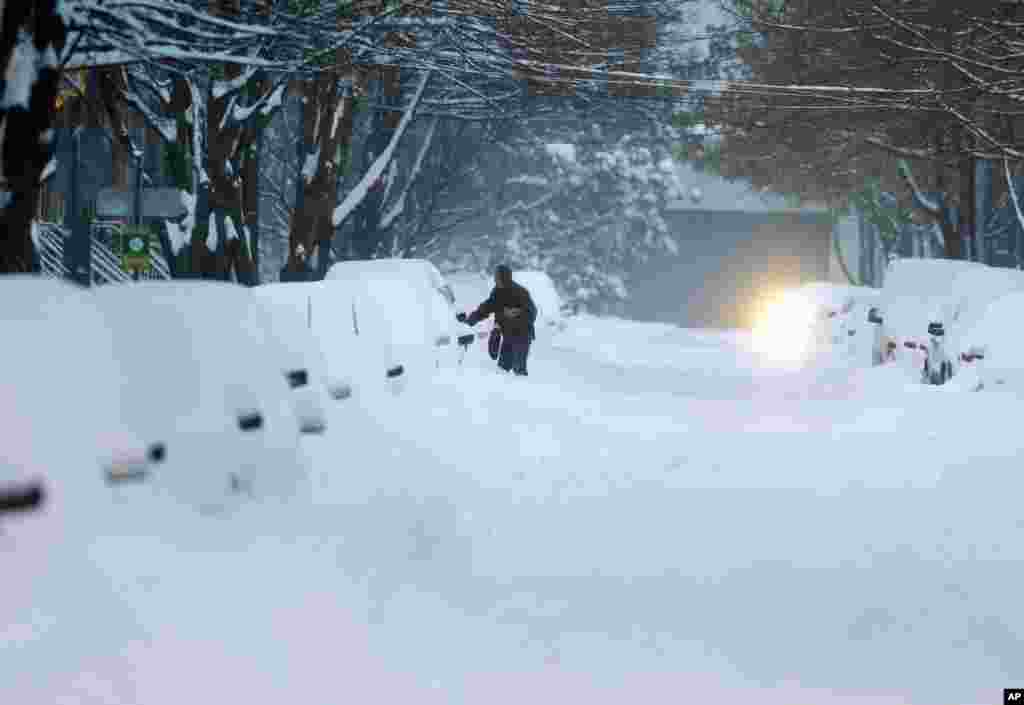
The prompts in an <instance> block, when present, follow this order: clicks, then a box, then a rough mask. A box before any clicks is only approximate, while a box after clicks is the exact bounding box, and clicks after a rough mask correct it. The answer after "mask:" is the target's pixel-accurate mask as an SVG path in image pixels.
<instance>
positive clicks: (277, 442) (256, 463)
mask: <svg viewBox="0 0 1024 705" xmlns="http://www.w3.org/2000/svg"><path fill="white" fill-rule="evenodd" d="M93 298H94V300H95V301H96V302H97V304H98V307H99V309H100V311H101V312H102V314H103V316H104V320H105V325H106V327H107V328H108V329H109V330H110V331H111V334H112V336H113V339H114V353H113V359H114V361H115V363H116V365H117V367H118V368H119V370H120V384H119V385H118V387H119V388H118V389H117V391H118V392H119V393H120V399H121V405H122V410H123V412H124V414H125V419H126V422H127V423H129V424H130V427H131V430H132V431H133V432H135V433H136V434H137V435H139V436H141V437H143V438H146V439H153V440H157V441H159V442H160V443H162V444H163V446H164V448H165V450H166V459H165V467H164V468H163V469H162V471H161V472H159V473H154V474H153V482H154V484H155V485H157V486H160V487H163V488H166V489H168V490H169V491H170V493H171V494H172V495H174V496H175V497H177V498H178V499H180V500H183V501H185V502H187V503H189V504H191V505H193V506H194V505H199V506H200V507H202V508H213V509H222V508H224V507H225V506H228V505H230V504H233V503H235V502H236V501H237V499H235V497H236V496H238V495H250V496H259V497H268V496H277V497H288V496H292V495H294V493H295V492H296V491H298V490H299V489H300V488H301V487H302V485H303V483H304V482H305V481H306V476H307V472H306V471H307V466H306V458H305V456H304V455H303V454H302V452H301V449H300V447H299V430H298V422H297V419H296V416H295V412H294V409H293V406H292V400H291V390H290V389H289V387H288V384H287V383H286V381H285V379H284V377H283V376H282V375H281V367H280V360H279V358H277V357H276V356H275V354H274V350H275V348H274V346H273V345H272V344H271V341H270V339H269V338H270V335H271V334H272V333H271V332H272V330H273V322H272V320H271V318H270V316H269V315H268V314H267V312H266V311H265V309H264V308H263V307H262V306H259V305H257V304H256V302H255V301H254V300H253V298H252V296H251V295H250V293H249V292H248V290H247V289H246V288H245V287H241V286H237V285H233V284H227V283H221V282H195V281H188V282H185V281H147V282H138V283H126V284H109V285H106V286H102V287H98V288H96V289H95V290H94V292H93Z"/></svg>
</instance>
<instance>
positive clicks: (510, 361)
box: [457, 265, 537, 377]
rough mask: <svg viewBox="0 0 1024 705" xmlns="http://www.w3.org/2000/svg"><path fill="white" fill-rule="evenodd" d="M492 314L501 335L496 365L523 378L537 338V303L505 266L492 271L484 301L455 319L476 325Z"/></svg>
mask: <svg viewBox="0 0 1024 705" xmlns="http://www.w3.org/2000/svg"><path fill="white" fill-rule="evenodd" d="M491 315H493V316H494V323H495V325H496V326H497V330H498V331H500V334H501V337H502V341H501V352H500V353H499V355H498V367H500V368H501V369H503V370H505V371H506V372H509V371H511V372H514V373H515V374H517V375H521V376H524V377H525V376H526V375H527V371H526V359H527V357H529V355H530V343H531V342H533V340H534V339H535V338H536V337H537V334H536V328H535V324H536V322H537V306H536V305H535V304H534V303H533V298H531V296H530V292H529V291H527V290H526V287H524V286H522V285H521V284H517V283H516V282H514V281H512V270H511V269H509V268H508V267H507V266H505V265H499V266H498V267H497V269H495V270H494V288H493V289H492V290H491V295H490V296H488V297H487V300H486V301H484V302H483V303H482V304H480V305H479V306H478V307H477V309H476V310H475V311H473V313H471V314H469V315H468V316H467V315H466V314H465V313H460V314H459V315H458V316H457V318H458V320H459V321H461V322H463V323H465V324H467V325H470V326H475V325H476V324H477V323H479V322H480V321H482V320H484V319H485V318H487V317H488V316H491Z"/></svg>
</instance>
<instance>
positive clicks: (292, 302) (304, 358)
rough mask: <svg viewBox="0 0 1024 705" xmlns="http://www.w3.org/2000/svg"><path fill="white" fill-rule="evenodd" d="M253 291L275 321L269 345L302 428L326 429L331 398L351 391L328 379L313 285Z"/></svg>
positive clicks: (309, 430)
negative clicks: (317, 333)
mask: <svg viewBox="0 0 1024 705" xmlns="http://www.w3.org/2000/svg"><path fill="white" fill-rule="evenodd" d="M250 291H251V292H252V294H253V296H254V297H255V298H256V300H257V301H258V302H259V304H260V305H262V306H264V307H265V309H266V311H267V313H268V314H269V315H270V317H271V319H272V321H273V329H272V330H271V331H270V336H269V338H270V344H271V348H272V350H273V354H274V355H275V356H276V357H277V359H278V360H279V365H280V369H281V373H282V374H283V375H284V377H285V379H286V380H287V382H288V386H289V387H290V388H291V390H292V395H291V396H292V404H293V407H294V409H295V415H296V417H298V420H299V428H300V430H301V431H302V432H303V433H320V432H322V431H324V430H326V428H327V404H328V399H329V397H334V398H336V399H337V398H345V397H347V396H348V392H349V391H350V390H347V389H346V387H345V386H343V385H334V386H333V388H332V386H331V385H329V384H328V382H327V362H326V361H325V359H324V353H323V350H322V348H321V347H320V342H319V341H318V340H317V338H316V337H315V336H314V335H313V330H312V318H311V314H312V310H313V309H312V295H311V290H310V288H309V287H307V286H305V285H304V284H302V283H286V284H266V285H263V286H257V287H253V288H252V289H250ZM332 389H333V391H332Z"/></svg>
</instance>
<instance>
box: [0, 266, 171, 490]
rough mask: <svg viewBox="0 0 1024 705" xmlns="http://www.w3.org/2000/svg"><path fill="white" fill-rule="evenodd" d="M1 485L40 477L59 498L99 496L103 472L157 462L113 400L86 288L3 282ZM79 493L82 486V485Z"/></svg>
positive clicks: (155, 448)
mask: <svg viewBox="0 0 1024 705" xmlns="http://www.w3.org/2000/svg"><path fill="white" fill-rule="evenodd" d="M0 321H2V325H3V332H4V342H3V345H0V429H2V430H0V434H2V439H3V440H2V442H0V485H3V484H5V483H15V484H18V483H21V484H23V483H25V482H29V481H32V480H31V478H36V481H41V482H43V483H44V485H47V486H49V485H51V484H52V485H53V486H52V487H49V488H48V490H47V491H48V492H49V494H51V495H53V494H54V493H56V496H57V497H58V498H59V499H58V502H60V501H61V499H62V498H63V497H64V496H71V495H77V494H81V499H77V498H76V499H75V500H73V501H81V502H82V503H83V504H88V496H89V494H90V493H91V494H93V495H96V494H97V493H101V492H102V491H103V490H102V487H103V485H104V476H106V477H108V478H110V477H122V476H129V475H138V474H143V473H145V472H146V470H147V469H148V468H149V467H150V466H152V465H155V464H159V463H160V462H161V461H162V460H163V457H164V448H163V447H162V446H161V444H160V443H159V442H158V441H157V439H149V440H150V441H151V442H150V443H146V442H145V440H144V438H145V437H140V436H137V435H133V434H132V433H131V432H130V431H129V430H128V428H127V426H126V424H125V418H124V413H123V410H122V408H121V406H120V403H119V400H118V398H117V393H116V392H117V387H118V384H119V380H120V370H119V369H118V367H117V365H116V363H115V361H114V341H113V339H112V337H111V335H110V333H109V331H108V330H107V328H106V327H105V325H104V319H103V317H102V315H101V314H100V312H99V311H98V310H97V309H96V307H95V306H94V304H93V302H92V299H91V297H90V296H89V292H88V290H85V289H81V288H79V287H77V286H74V285H72V284H69V283H66V282H64V281H61V280H56V279H47V278H42V277H32V276H19V275H15V276H4V277H0ZM85 487H87V488H88V490H86V489H84V488H85Z"/></svg>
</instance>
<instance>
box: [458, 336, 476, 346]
mask: <svg viewBox="0 0 1024 705" xmlns="http://www.w3.org/2000/svg"><path fill="white" fill-rule="evenodd" d="M474 340H476V334H475V333H470V334H468V335H460V336H459V345H461V346H462V347H464V348H465V347H469V346H470V345H472V344H473V341H474Z"/></svg>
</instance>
